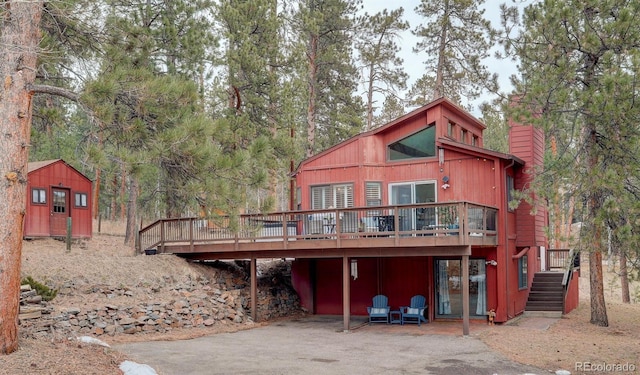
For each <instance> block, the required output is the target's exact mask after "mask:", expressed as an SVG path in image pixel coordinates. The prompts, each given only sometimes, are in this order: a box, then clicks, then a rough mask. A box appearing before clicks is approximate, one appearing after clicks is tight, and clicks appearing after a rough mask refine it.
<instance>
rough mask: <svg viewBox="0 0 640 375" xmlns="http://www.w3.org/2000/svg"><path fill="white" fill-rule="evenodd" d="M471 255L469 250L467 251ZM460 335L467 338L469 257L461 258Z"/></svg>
mask: <svg viewBox="0 0 640 375" xmlns="http://www.w3.org/2000/svg"><path fill="white" fill-rule="evenodd" d="M469 253H471V249H469ZM461 268H462V275H461V276H462V277H461V279H462V284H461V286H462V334H463V335H464V336H469V255H463V256H462V264H461Z"/></svg>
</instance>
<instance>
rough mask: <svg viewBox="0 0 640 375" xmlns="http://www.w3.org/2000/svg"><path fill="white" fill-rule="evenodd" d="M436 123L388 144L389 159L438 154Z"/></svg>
mask: <svg viewBox="0 0 640 375" xmlns="http://www.w3.org/2000/svg"><path fill="white" fill-rule="evenodd" d="M435 136H436V127H435V124H431V125H429V126H428V127H427V128H425V129H423V130H420V131H419V132H417V133H414V134H412V135H410V136H408V137H406V138H403V139H401V140H399V141H397V142H394V143H391V144H390V145H389V146H388V149H389V160H404V159H413V158H426V157H432V156H436V141H435Z"/></svg>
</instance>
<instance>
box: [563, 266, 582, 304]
mask: <svg viewBox="0 0 640 375" xmlns="http://www.w3.org/2000/svg"><path fill="white" fill-rule="evenodd" d="M579 280H580V270H579V269H577V270H573V271H572V273H571V277H570V278H569V285H567V294H566V295H565V298H564V313H565V314H568V313H570V312H571V311H573V309H575V308H576V307H578V304H579V302H580V286H579Z"/></svg>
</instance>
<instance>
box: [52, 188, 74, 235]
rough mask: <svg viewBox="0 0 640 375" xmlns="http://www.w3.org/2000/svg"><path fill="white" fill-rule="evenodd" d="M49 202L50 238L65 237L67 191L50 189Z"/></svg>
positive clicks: (67, 206)
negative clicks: (50, 196)
mask: <svg viewBox="0 0 640 375" xmlns="http://www.w3.org/2000/svg"><path fill="white" fill-rule="evenodd" d="M51 192H52V194H51V195H52V197H53V199H52V200H51V221H50V222H49V225H50V226H51V236H66V235H67V218H68V217H69V216H70V212H69V189H60V188H52V189H51Z"/></svg>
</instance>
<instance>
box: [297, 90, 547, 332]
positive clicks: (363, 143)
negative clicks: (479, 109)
mask: <svg viewBox="0 0 640 375" xmlns="http://www.w3.org/2000/svg"><path fill="white" fill-rule="evenodd" d="M449 122H452V123H454V124H456V126H457V127H458V130H459V128H460V127H463V128H465V129H466V130H467V132H468V136H469V137H471V136H472V135H475V136H477V137H478V140H479V143H480V144H479V145H477V146H481V145H482V131H483V130H484V129H485V126H484V125H483V124H481V123H480V122H479V121H478V120H476V119H474V118H473V117H472V116H470V115H469V114H468V113H466V112H465V111H463V110H461V109H459V108H456V107H455V106H454V105H452V104H451V103H450V102H448V101H446V100H437V101H435V102H433V103H430V104H428V105H426V106H425V107H423V108H421V109H418V110H416V111H413V112H411V113H409V114H407V115H405V116H403V117H401V118H399V119H397V120H395V121H393V122H391V123H389V124H386V125H384V126H382V127H380V128H378V129H375V130H372V131H370V132H367V133H362V134H360V135H358V136H356V137H354V138H352V139H350V140H348V141H345V142H343V143H340V144H338V145H336V146H334V147H332V148H330V149H328V150H326V151H324V152H322V153H320V154H318V155H316V156H314V157H311V158H309V159H307V160H305V161H303V162H302V163H301V165H300V166H299V168H298V170H297V172H296V173H297V174H296V183H297V186H299V187H300V189H301V208H302V209H309V208H310V189H311V186H314V185H325V184H339V183H340V184H341V183H351V184H353V187H354V205H355V206H356V207H362V206H366V202H365V194H364V186H365V182H369V181H375V182H381V183H382V204H383V205H388V204H389V203H390V202H389V184H391V183H399V182H417V181H420V182H426V181H434V182H435V184H436V199H437V201H438V202H447V201H469V202H474V203H478V204H484V205H490V206H494V207H496V208H497V209H498V210H499V215H498V235H499V245H498V246H497V247H496V248H478V249H476V248H472V257H475V258H484V259H487V260H496V261H497V266H488V267H487V308H488V309H492V308H493V309H495V310H496V321H498V322H503V321H507V320H508V319H510V318H512V317H514V316H515V315H517V314H519V313H520V312H522V310H523V309H524V306H525V304H526V300H527V296H528V292H529V291H528V289H523V290H519V288H518V267H517V265H518V262H517V260H516V259H514V258H513V256H514V255H516V254H517V253H518V248H521V247H520V246H530V247H532V248H534V250H533V251H531V252H530V254H529V257H528V260H529V268H528V271H529V275H530V277H533V274H534V273H535V272H536V271H537V270H538V269H539V262H538V259H537V257H536V256H535V248H536V246H546V238H545V236H544V228H545V226H546V211H545V209H544V207H538V210H537V214H536V215H535V216H531V215H530V211H531V208H530V207H528V206H527V205H526V203H523V204H521V206H520V207H519V208H518V209H517V210H515V211H513V212H512V211H509V210H508V209H507V206H506V200H507V198H506V197H507V192H506V177H505V174H507V173H508V174H509V175H512V176H513V177H514V183H515V187H516V188H518V189H522V188H523V187H525V186H528V184H529V182H530V179H531V175H530V174H529V173H531V172H532V171H533V166H536V165H542V161H543V160H542V158H543V156H544V155H543V153H544V138H543V136H542V132H540V131H539V130H536V129H534V128H532V127H526V126H516V125H513V127H512V130H511V138H510V142H511V151H512V155H506V154H501V153H495V152H489V151H488V150H483V149H481V148H480V147H471V146H469V145H468V144H463V143H460V142H459V138H457V136H454V137H449V136H448V134H447V124H448V123H449ZM432 123H435V124H436V147H437V149H441V150H443V151H442V152H443V154H442V156H443V159H442V160H441V159H440V155H441V154H440V153H439V152H437V155H436V156H435V157H430V158H422V159H411V160H405V161H387V149H386V146H387V144H389V143H391V142H394V141H397V140H399V139H402V138H404V137H406V136H407V135H409V134H412V133H414V132H416V131H418V130H420V129H422V128H424V127H425V126H427V125H429V124H432ZM458 134H459V133H458ZM469 139H470V138H468V139H467V142H470V141H469ZM523 162H524V167H523ZM444 176H447V177H448V178H449V182H448V184H449V187H448V188H447V189H443V188H442V184H443V182H442V178H443V177H444ZM534 198H535V197H534ZM516 246H518V247H516ZM296 262H299V265H298V266H296V267H295V268H294V270H298V271H299V272H298V275H297V276H296V277H295V279H296V280H297V281H295V284H294V285H295V287H296V289H298V288H300V289H299V293H300V295H301V300H302V303H303V306H305V307H306V308H307V309H309V310H312V311H314V312H315V313H317V314H342V311H343V310H342V260H341V259H331V260H316V261H306V260H297V261H296ZM358 267H359V277H358V279H357V280H352V281H351V313H352V314H355V315H364V314H366V307H367V306H370V303H371V298H372V297H373V296H374V295H376V294H385V295H387V296H388V297H389V303H390V305H391V306H392V307H394V308H395V307H398V306H401V305H404V304H406V303H408V300H409V299H410V298H411V296H412V295H414V294H423V295H425V297H427V299H428V301H429V302H428V303H429V305H430V306H433V305H434V302H435V291H434V279H433V259H432V258H426V257H425V258H419V257H417V258H393V259H391V258H384V259H377V258H364V259H358ZM305 277H307V278H308V279H307V280H303V279H304V278H305ZM429 313H430V315H431V317H432V318H433V311H431V309H430V312H429Z"/></svg>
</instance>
